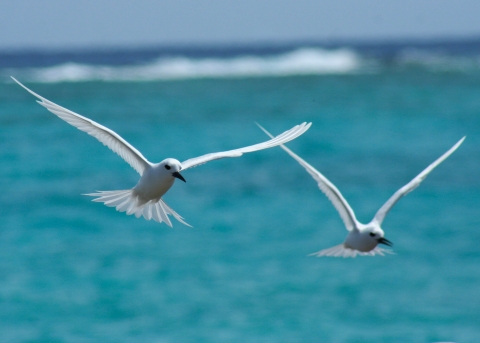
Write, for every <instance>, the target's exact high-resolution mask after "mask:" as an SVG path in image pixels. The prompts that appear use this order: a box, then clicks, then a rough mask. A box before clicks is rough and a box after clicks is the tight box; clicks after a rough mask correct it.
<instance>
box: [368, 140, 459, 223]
mask: <svg viewBox="0 0 480 343" xmlns="http://www.w3.org/2000/svg"><path fill="white" fill-rule="evenodd" d="M464 139H465V137H463V138H462V139H460V140H459V141H458V142H457V143H456V144H455V145H454V146H452V147H451V148H450V149H449V150H448V151H447V152H446V153H444V154H443V155H442V156H440V157H439V158H438V159H437V160H436V161H435V162H433V163H432V164H430V165H429V166H428V167H427V168H425V169H424V170H423V171H422V172H421V173H420V174H418V175H417V176H416V177H415V178H413V180H412V181H410V182H409V183H407V184H406V185H405V186H403V187H402V188H400V189H399V190H398V191H396V192H395V193H394V194H393V195H392V196H391V197H390V199H388V200H387V202H386V203H385V204H383V206H382V207H380V209H379V210H378V211H377V213H376V214H375V217H374V218H373V221H376V222H377V223H378V225H381V224H382V222H383V220H384V219H385V216H386V215H387V213H388V211H390V209H391V208H392V207H393V205H395V204H396V203H397V201H398V200H400V198H401V197H403V196H404V195H407V194H408V193H410V192H411V191H413V190H414V189H415V188H417V187H418V186H419V185H420V183H422V181H423V180H425V178H426V177H427V175H428V174H430V172H431V171H432V170H433V169H435V167H437V166H438V165H439V164H440V163H442V162H443V161H444V160H445V159H447V157H448V156H450V155H451V154H452V153H453V152H454V151H455V150H457V148H458V147H459V146H460V144H462V143H463V140H464Z"/></svg>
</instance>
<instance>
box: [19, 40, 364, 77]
mask: <svg viewBox="0 0 480 343" xmlns="http://www.w3.org/2000/svg"><path fill="white" fill-rule="evenodd" d="M361 66H362V61H361V58H360V57H359V55H358V54H357V53H355V52H354V51H352V50H349V49H337V50H325V49H319V48H304V49H299V50H295V51H292V52H289V53H284V54H279V55H274V56H253V55H252V56H246V55H245V56H239V57H234V58H197V59H195V58H188V57H181V56H177V57H175V56H173V57H162V58H159V59H157V60H155V61H153V62H150V63H146V64H142V65H128V66H94V65H85V64H78V63H66V64H62V65H57V66H53V67H46V68H45V67H44V68H35V69H30V70H28V71H26V73H27V75H25V77H27V78H28V79H29V80H31V81H36V82H82V81H97V80H101V81H153V80H175V79H193V78H240V77H260V76H290V75H315V74H342V73H351V72H355V71H357V70H358V69H359V68H360V67H361ZM24 72H25V71H24ZM24 72H22V74H24Z"/></svg>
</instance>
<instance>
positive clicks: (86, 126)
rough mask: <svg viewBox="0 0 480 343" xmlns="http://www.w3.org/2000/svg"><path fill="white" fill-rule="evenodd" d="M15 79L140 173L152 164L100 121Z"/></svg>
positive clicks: (43, 104)
mask: <svg viewBox="0 0 480 343" xmlns="http://www.w3.org/2000/svg"><path fill="white" fill-rule="evenodd" d="M12 79H13V81H15V82H16V83H18V84H19V85H20V86H22V87H23V88H25V89H26V90H27V91H28V92H29V93H30V94H32V95H34V96H36V97H37V98H38V99H40V100H37V102H38V103H39V104H40V105H42V106H43V107H45V108H46V109H47V110H49V111H50V112H52V113H53V114H55V115H56V116H57V117H59V118H60V119H63V120H65V121H66V122H67V123H69V124H70V125H72V126H75V127H76V128H77V129H79V130H81V131H84V132H86V133H88V134H89V135H90V136H93V137H95V138H96V139H98V140H99V141H100V142H101V143H102V144H103V145H106V146H107V147H109V148H110V149H112V151H114V152H115V153H117V154H118V155H119V156H120V157H121V158H123V159H124V160H125V161H126V162H127V163H128V164H130V165H131V166H132V167H133V169H135V170H136V171H137V172H138V173H139V174H140V175H142V174H143V171H144V170H145V168H147V167H149V166H150V162H148V160H147V159H146V158H145V157H144V156H143V155H142V154H141V153H140V151H138V150H137V149H135V148H134V147H133V146H132V145H130V144H129V143H128V142H127V141H126V140H124V139H123V138H122V137H120V135H119V134H117V133H116V132H114V131H113V130H110V129H109V128H108V127H105V126H103V125H100V124H99V123H97V122H95V121H93V120H91V119H88V118H86V117H84V116H81V115H80V114H77V113H75V112H72V111H70V110H68V109H66V108H64V107H62V106H59V105H57V104H55V103H54V102H51V101H50V100H48V99H45V98H44V97H42V96H40V95H38V94H37V93H35V92H34V91H32V90H30V89H28V88H27V87H25V86H24V85H23V84H21V83H20V82H19V81H17V80H16V79H15V78H14V77H12Z"/></svg>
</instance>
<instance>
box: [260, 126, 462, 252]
mask: <svg viewBox="0 0 480 343" xmlns="http://www.w3.org/2000/svg"><path fill="white" fill-rule="evenodd" d="M257 125H258V124H257ZM258 126H259V127H260V128H261V129H262V130H263V131H264V132H265V133H266V134H267V135H269V136H270V137H272V135H271V134H270V133H269V132H268V131H267V130H265V129H264V128H263V127H261V126H260V125H258ZM464 139H465V137H463V138H462V139H460V140H459V141H458V142H457V143H456V144H455V145H454V146H453V147H451V148H450V149H449V150H448V151H447V152H446V153H444V154H443V155H442V156H440V157H439V158H438V159H437V160H436V161H435V162H433V163H432V164H430V165H429V166H428V167H427V168H426V169H425V170H423V171H422V172H421V173H420V174H418V175H417V176H416V177H415V178H413V180H411V181H410V182H409V183H407V184H406V185H405V186H403V187H402V188H400V189H399V190H398V191H396V192H395V193H394V194H393V195H392V196H391V197H390V199H388V201H387V202H386V203H385V204H384V205H383V206H382V207H380V209H379V210H378V211H377V213H376V214H375V217H373V219H372V221H371V222H370V223H368V224H366V225H365V224H362V223H360V222H359V221H358V220H357V218H356V217H355V213H354V212H353V210H352V208H351V207H350V205H349V204H348V202H347V201H346V200H345V198H344V197H343V195H342V194H341V193H340V191H339V190H338V189H337V187H335V185H334V184H333V183H331V182H330V181H329V180H328V179H327V178H326V177H325V176H323V175H322V174H321V173H320V172H319V171H318V170H316V169H315V168H313V167H312V166H311V165H310V164H308V163H307V162H306V161H305V160H303V159H302V158H301V157H300V156H298V155H297V154H295V153H294V152H293V151H291V150H290V149H289V148H287V147H286V146H284V145H283V144H282V145H280V147H281V148H282V149H283V150H285V151H286V152H287V153H288V154H289V155H290V156H292V157H293V158H294V159H295V160H296V161H297V162H298V163H300V165H301V166H302V167H304V168H305V169H306V170H307V172H308V173H309V174H310V175H311V176H312V177H313V179H314V180H315V181H316V182H317V183H318V187H319V188H320V190H321V191H322V192H323V193H324V194H325V195H326V196H327V197H328V199H329V200H330V201H331V202H332V204H333V206H335V208H336V209H337V211H338V213H339V214H340V217H341V218H342V220H343V223H344V224H345V227H346V228H347V230H348V231H349V234H348V235H347V238H346V239H345V241H344V242H343V243H342V244H340V245H336V246H334V247H332V248H329V249H325V250H321V251H319V252H316V253H313V254H311V255H312V256H335V257H355V256H357V255H370V256H373V255H377V254H378V255H384V254H385V253H390V252H391V251H390V250H387V249H383V248H381V247H379V246H378V244H385V245H388V246H392V243H391V242H390V241H389V240H388V239H386V238H385V237H384V235H385V233H384V232H383V230H382V228H381V227H380V226H381V225H382V222H383V220H384V219H385V216H386V215H387V213H388V211H390V209H391V208H392V207H393V205H395V204H396V203H397V201H398V200H400V198H401V197H403V196H404V195H406V194H407V193H409V192H411V191H413V190H414V189H415V188H417V187H418V186H419V185H420V183H421V182H422V181H423V180H424V179H425V178H426V177H427V175H428V174H430V172H431V171H432V170H433V169H435V167H437V166H438V165H439V164H440V163H442V162H443V161H444V160H445V159H446V158H447V157H448V156H450V155H451V154H452V153H453V152H454V151H455V150H457V148H458V147H459V146H460V144H462V142H463V140H464Z"/></svg>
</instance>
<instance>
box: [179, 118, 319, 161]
mask: <svg viewBox="0 0 480 343" xmlns="http://www.w3.org/2000/svg"><path fill="white" fill-rule="evenodd" d="M311 125H312V123H302V124H300V125H296V126H294V127H293V128H291V129H290V130H288V131H285V132H284V133H282V134H281V135H278V136H276V137H272V139H270V140H269V141H266V142H263V143H258V144H255V145H250V146H247V147H244V148H240V149H235V150H229V151H222V152H214V153H211V154H206V155H203V156H199V157H194V158H191V159H188V160H186V161H183V162H182V170H185V169H188V168H192V167H196V166H199V165H201V164H204V163H206V162H210V161H213V160H218V159H220V158H226V157H239V156H242V155H243V154H244V153H247V152H253V151H258V150H263V149H268V148H273V147H275V146H277V145H280V144H282V143H286V142H289V141H291V140H292V139H295V138H297V137H298V136H300V135H302V134H303V133H304V132H305V131H307V130H308V129H309V128H310V126H311Z"/></svg>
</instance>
